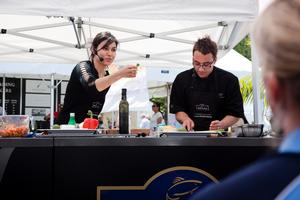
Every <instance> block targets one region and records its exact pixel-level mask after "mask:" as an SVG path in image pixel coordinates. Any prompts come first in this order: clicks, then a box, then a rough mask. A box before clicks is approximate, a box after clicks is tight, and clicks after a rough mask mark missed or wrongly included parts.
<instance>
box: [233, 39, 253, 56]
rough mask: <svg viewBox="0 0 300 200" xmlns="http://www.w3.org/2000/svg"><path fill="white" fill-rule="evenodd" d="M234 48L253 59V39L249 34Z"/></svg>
mask: <svg viewBox="0 0 300 200" xmlns="http://www.w3.org/2000/svg"><path fill="white" fill-rule="evenodd" d="M234 50H236V51H237V52H239V53H240V54H242V55H243V56H245V57H246V58H248V59H249V60H251V40H250V37H249V35H247V36H246V37H245V38H244V39H242V40H241V41H240V42H239V43H238V44H237V45H236V46H235V47H234Z"/></svg>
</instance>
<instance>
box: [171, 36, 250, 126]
mask: <svg viewBox="0 0 300 200" xmlns="http://www.w3.org/2000/svg"><path fill="white" fill-rule="evenodd" d="M217 51H218V49H217V45H216V43H215V42H214V41H212V40H211V39H210V38H209V37H208V36H207V37H204V38H201V39H198V41H197V42H196V43H195V45H194V48H193V66H194V68H192V69H189V70H186V71H184V72H181V73H180V74H178V75H177V77H176V79H175V81H174V83H173V86H172V91H171V98H170V112H171V113H175V114H176V119H177V120H178V121H179V122H180V123H181V124H182V125H183V127H185V128H186V129H187V130H188V131H190V130H196V131H200V130H218V129H226V128H228V127H229V126H232V125H233V124H235V123H236V122H237V121H238V119H239V118H244V109H243V99H242V95H241V92H240V86H239V81H238V78H237V77H236V76H234V75H233V74H232V73H230V72H227V71H225V70H222V69H220V68H217V67H215V66H214V64H215V62H216V59H217Z"/></svg>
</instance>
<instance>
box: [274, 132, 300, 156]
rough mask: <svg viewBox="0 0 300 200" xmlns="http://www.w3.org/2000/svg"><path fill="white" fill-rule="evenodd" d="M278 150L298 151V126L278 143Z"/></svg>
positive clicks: (299, 147) (299, 144) (285, 151)
mask: <svg viewBox="0 0 300 200" xmlns="http://www.w3.org/2000/svg"><path fill="white" fill-rule="evenodd" d="M279 152H280V153H300V128H298V129H296V130H295V131H293V132H291V133H290V134H289V135H288V137H287V138H286V139H285V140H284V141H283V142H282V144H281V145H280V148H279Z"/></svg>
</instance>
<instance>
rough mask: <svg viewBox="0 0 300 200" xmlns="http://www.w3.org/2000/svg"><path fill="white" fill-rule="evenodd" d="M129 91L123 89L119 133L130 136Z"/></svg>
mask: <svg viewBox="0 0 300 200" xmlns="http://www.w3.org/2000/svg"><path fill="white" fill-rule="evenodd" d="M126 93H127V90H126V89H124V88H123V89H122V98H121V101H120V104H119V133H120V134H129V104H128V101H127V94H126Z"/></svg>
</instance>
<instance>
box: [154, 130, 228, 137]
mask: <svg viewBox="0 0 300 200" xmlns="http://www.w3.org/2000/svg"><path fill="white" fill-rule="evenodd" d="M179 136H180V137H211V136H217V137H224V136H227V132H226V131H190V132H186V131H166V132H161V134H160V137H179Z"/></svg>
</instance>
